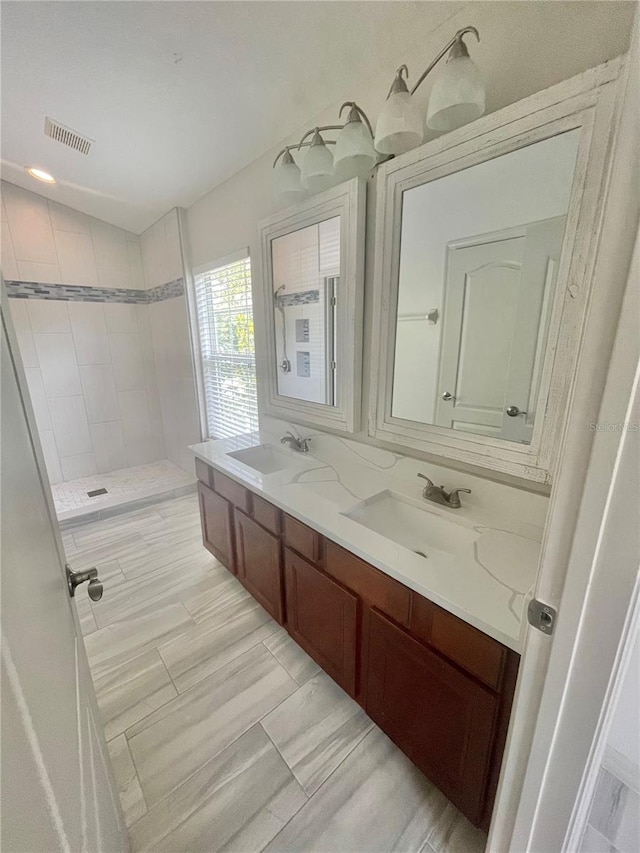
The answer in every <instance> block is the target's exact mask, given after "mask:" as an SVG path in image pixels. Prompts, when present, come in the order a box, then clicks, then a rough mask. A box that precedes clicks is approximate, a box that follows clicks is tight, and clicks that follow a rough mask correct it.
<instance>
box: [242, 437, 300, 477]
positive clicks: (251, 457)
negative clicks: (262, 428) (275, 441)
mask: <svg viewBox="0 0 640 853" xmlns="http://www.w3.org/2000/svg"><path fill="white" fill-rule="evenodd" d="M227 456H231V457H232V458H233V459H237V460H238V462H243V463H244V464H245V465H248V466H249V468H253V469H254V470H256V471H259V472H260V473H261V474H275V473H276V471H284V470H285V468H298V467H301V466H304V464H305V463H304V462H303V461H302V460H301V459H300V460H299V459H296V458H295V457H294V456H293V455H292V454H291V453H286V452H285V451H284V450H280V449H279V448H278V447H274V445H272V444H257V445H255V446H254V447H245V448H244V449H243V450H234V451H232V452H231V453H227Z"/></svg>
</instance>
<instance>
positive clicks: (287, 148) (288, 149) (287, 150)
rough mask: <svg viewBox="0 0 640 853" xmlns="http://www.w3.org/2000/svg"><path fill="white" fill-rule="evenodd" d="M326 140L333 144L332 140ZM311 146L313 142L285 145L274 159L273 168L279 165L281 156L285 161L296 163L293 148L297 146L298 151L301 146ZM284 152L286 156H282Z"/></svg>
mask: <svg viewBox="0 0 640 853" xmlns="http://www.w3.org/2000/svg"><path fill="white" fill-rule="evenodd" d="M326 141H327V142H329V143H330V144H333V143H331V140H326ZM310 146H311V142H299V143H298V144H297V145H285V147H284V148H283V149H282V151H279V152H278V155H277V157H276V159H275V160H274V161H273V166H272V168H273V169H275V167H276V166H277V165H278V160H279V159H280V158H281V157H282V162H283V163H287V162H289V163H294V162H295V161H294V159H293V157H292V156H291V149H292V148H295V149H296V151H297V150H298V149H299V148H308V147H310ZM283 154H284V157H283V156H282V155H283ZM287 156H288V157H289V158H290V160H287Z"/></svg>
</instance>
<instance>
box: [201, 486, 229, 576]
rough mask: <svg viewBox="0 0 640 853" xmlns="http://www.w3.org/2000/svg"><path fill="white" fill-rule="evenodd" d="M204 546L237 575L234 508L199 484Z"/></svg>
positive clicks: (211, 490) (215, 493)
mask: <svg viewBox="0 0 640 853" xmlns="http://www.w3.org/2000/svg"><path fill="white" fill-rule="evenodd" d="M198 500H199V502H200V524H201V526H202V544H203V545H204V547H205V548H206V549H207V550H208V551H210V552H211V553H212V554H213V556H214V557H215V558H216V560H220V562H221V563H222V565H223V566H225V567H226V568H227V569H229V571H231V572H233V573H234V574H235V572H236V567H235V560H234V547H233V508H232V506H231V504H230V503H229V501H227V500H225V499H224V498H223V497H222V496H221V495H219V494H217V492H214V491H213V489H210V488H209V487H208V486H205V485H204V483H202V482H199V483H198Z"/></svg>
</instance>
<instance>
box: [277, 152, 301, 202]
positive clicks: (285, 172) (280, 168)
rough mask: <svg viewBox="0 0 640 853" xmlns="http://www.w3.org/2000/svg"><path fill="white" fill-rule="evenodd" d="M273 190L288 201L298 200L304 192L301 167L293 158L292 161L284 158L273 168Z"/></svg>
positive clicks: (278, 196)
mask: <svg viewBox="0 0 640 853" xmlns="http://www.w3.org/2000/svg"><path fill="white" fill-rule="evenodd" d="M273 192H274V195H275V196H276V197H277V198H279V199H281V200H282V201H287V202H291V203H293V202H296V201H298V199H299V198H300V196H301V195H302V193H303V192H304V188H303V186H302V184H301V183H300V169H299V168H298V166H297V165H296V164H295V163H294V162H293V159H291V161H290V162H288V161H286V160H284V159H282V160H280V162H279V163H278V164H277V166H276V167H275V169H274V170H273Z"/></svg>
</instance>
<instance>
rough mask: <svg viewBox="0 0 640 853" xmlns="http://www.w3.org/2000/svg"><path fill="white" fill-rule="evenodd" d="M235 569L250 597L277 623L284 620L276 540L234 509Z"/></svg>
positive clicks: (280, 563)
mask: <svg viewBox="0 0 640 853" xmlns="http://www.w3.org/2000/svg"><path fill="white" fill-rule="evenodd" d="M235 525H236V568H237V574H238V578H239V579H240V580H241V581H242V583H243V584H244V585H245V586H246V588H247V589H248V590H249V592H250V593H251V594H252V595H253V597H254V598H255V599H256V600H257V601H259V602H260V604H261V605H262V606H263V607H264V609H265V610H266V611H267V612H268V613H270V614H271V615H272V616H273V618H274V619H276V620H277V621H278V622H279V623H280V624H281V625H282V624H283V622H284V603H283V583H282V561H281V558H280V540H279V539H278V537H277V536H274V535H273V534H272V533H269V531H268V530H265V529H264V527H260V525H259V524H256V522H255V521H253V520H252V519H251V518H249V517H248V516H246V515H245V514H244V513H243V512H240V510H238V509H236V511H235Z"/></svg>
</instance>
